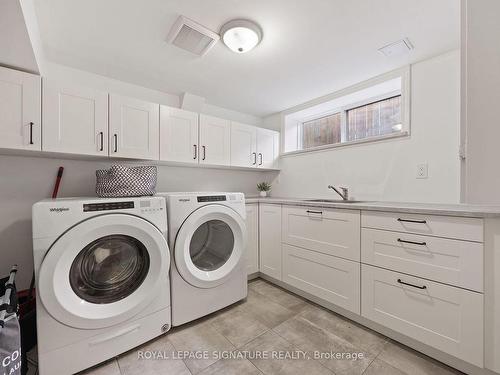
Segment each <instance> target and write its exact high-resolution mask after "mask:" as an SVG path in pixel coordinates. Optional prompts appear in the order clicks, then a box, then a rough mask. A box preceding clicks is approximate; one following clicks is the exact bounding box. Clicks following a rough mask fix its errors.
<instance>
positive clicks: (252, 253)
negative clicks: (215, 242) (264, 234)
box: [245, 203, 259, 275]
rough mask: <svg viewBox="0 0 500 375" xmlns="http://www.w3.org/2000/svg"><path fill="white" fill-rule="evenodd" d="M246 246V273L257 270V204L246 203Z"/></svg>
mask: <svg viewBox="0 0 500 375" xmlns="http://www.w3.org/2000/svg"><path fill="white" fill-rule="evenodd" d="M246 214H247V218H246V226H247V247H246V253H245V259H246V266H247V274H248V275H250V274H252V273H255V272H259V205H258V204H257V203H255V204H247V205H246Z"/></svg>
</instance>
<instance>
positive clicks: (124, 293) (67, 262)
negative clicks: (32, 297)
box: [38, 214, 170, 329]
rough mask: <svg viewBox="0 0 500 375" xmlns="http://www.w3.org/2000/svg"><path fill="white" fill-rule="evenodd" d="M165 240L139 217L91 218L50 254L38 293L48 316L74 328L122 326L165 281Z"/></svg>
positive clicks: (44, 267) (167, 261) (155, 295)
mask: <svg viewBox="0 0 500 375" xmlns="http://www.w3.org/2000/svg"><path fill="white" fill-rule="evenodd" d="M169 266H170V257H169V250H168V245H167V242H166V240H165V238H164V236H163V234H162V233H161V232H160V231H159V230H158V229H157V228H156V227H155V226H154V225H153V224H151V223H150V222H148V221H146V220H144V219H141V218H139V217H137V216H132V215H126V214H109V215H102V216H95V217H92V218H90V219H88V220H86V221H83V222H82V223H80V224H78V225H76V226H75V227H73V228H71V229H70V230H68V231H67V232H66V233H64V234H63V235H62V236H61V237H59V239H57V241H56V242H55V243H54V244H53V245H52V247H51V248H50V249H49V251H48V253H47V255H46V256H45V258H44V260H43V262H42V266H41V267H40V272H39V275H38V292H39V294H40V298H41V301H42V303H43V305H44V306H45V308H46V309H47V311H48V312H49V314H50V315H52V316H53V317H54V318H55V319H57V320H58V321H59V322H61V323H64V324H66V325H68V326H71V327H75V328H84V329H96V328H104V327H109V326H112V325H115V324H118V323H121V322H124V321H126V320H127V319H129V318H130V317H132V316H134V315H135V314H137V313H138V312H139V311H140V310H142V309H144V308H146V306H147V305H148V304H149V303H150V302H152V301H153V299H154V298H155V297H157V296H158V293H162V289H163V288H165V287H168V286H167V285H162V283H161V281H162V280H165V278H166V276H165V275H168V270H169Z"/></svg>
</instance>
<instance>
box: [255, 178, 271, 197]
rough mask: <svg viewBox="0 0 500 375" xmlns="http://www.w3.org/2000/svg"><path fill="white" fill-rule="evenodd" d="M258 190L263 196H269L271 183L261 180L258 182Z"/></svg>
mask: <svg viewBox="0 0 500 375" xmlns="http://www.w3.org/2000/svg"><path fill="white" fill-rule="evenodd" d="M257 190H258V191H260V196H261V197H263V198H264V197H267V195H268V194H269V191H270V190H271V184H270V183H269V182H265V181H264V182H260V183H258V184H257Z"/></svg>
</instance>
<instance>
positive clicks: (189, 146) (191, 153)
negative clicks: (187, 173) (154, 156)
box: [160, 105, 200, 164]
mask: <svg viewBox="0 0 500 375" xmlns="http://www.w3.org/2000/svg"><path fill="white" fill-rule="evenodd" d="M199 154H200V153H199V149H198V113H195V112H190V111H185V110H183V109H179V108H172V107H167V106H164V105H162V106H160V160H165V161H177V162H184V163H195V164H197V163H198V159H199Z"/></svg>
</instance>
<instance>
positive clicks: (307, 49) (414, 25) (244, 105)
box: [35, 0, 460, 117]
mask: <svg viewBox="0 0 500 375" xmlns="http://www.w3.org/2000/svg"><path fill="white" fill-rule="evenodd" d="M35 5H36V10H37V14H38V21H39V25H40V32H41V36H42V41H43V44H44V51H45V54H46V56H47V58H48V59H49V60H51V61H53V62H57V63H60V64H64V65H69V66H72V67H75V68H80V69H84V70H88V71H91V72H94V73H97V74H102V75H106V76H110V77H113V78H116V79H120V80H123V81H127V82H131V83H135V84H138V85H142V86H146V87H149V88H153V89H158V90H162V91H166V92H169V93H176V94H179V93H181V92H186V91H187V92H190V93H192V94H196V95H200V96H203V97H205V98H206V99H207V102H208V103H210V104H214V105H218V106H222V107H226V108H230V109H233V110H238V111H241V112H246V113H249V114H253V115H257V116H262V117H263V116H266V115H269V114H271V113H275V112H278V111H281V110H284V109H286V108H289V107H292V106H294V105H297V104H300V103H302V102H305V101H307V100H310V99H313V98H315V97H318V96H321V95H325V94H327V93H330V92H333V91H336V90H338V89H341V88H343V87H345V86H348V85H350V84H353V83H356V82H359V81H362V80H365V79H367V78H370V77H372V76H375V75H378V74H380V73H383V72H386V71H389V70H392V69H394V68H397V67H400V66H402V65H405V64H408V63H410V62H415V61H418V60H422V59H425V58H427V57H430V56H433V55H437V54H439V53H441V52H445V51H448V50H451V49H455V48H458V47H459V38H460V9H459V7H460V2H459V1H458V0H438V1H436V0H349V1H347V0H251V1H248V0H246V1H244V0H210V1H208V0H142V1H138V0H105V1H102V0H85V1H82V0H36V4H35ZM180 14H182V15H184V16H187V17H189V18H192V19H193V20H195V21H197V22H200V23H201V24H203V25H205V26H207V27H208V28H210V29H212V30H214V31H218V30H219V29H220V27H221V26H222V25H223V24H224V23H225V22H227V21H229V20H231V19H233V18H249V19H252V20H254V21H256V22H257V23H259V24H260V25H261V27H262V29H263V31H264V39H263V41H262V43H261V44H260V45H259V46H258V47H257V48H256V49H255V50H253V51H251V52H249V53H247V54H243V55H239V54H235V53H233V52H231V51H229V50H228V49H227V48H225V46H224V45H223V44H222V43H221V42H219V43H218V44H217V45H216V46H215V47H214V48H213V49H212V50H211V51H210V52H209V53H208V54H207V55H206V56H204V57H202V58H200V57H196V56H193V55H190V54H189V53H188V52H185V51H183V50H180V49H178V48H176V47H174V46H172V45H169V44H167V43H166V42H165V40H166V37H167V35H168V32H169V30H170V27H171V26H172V24H173V23H174V21H175V20H176V18H177V17H178V16H179V15H180ZM403 37H408V38H409V39H410V40H411V41H412V43H413V44H414V45H415V49H414V50H413V51H412V52H411V53H410V54H409V55H406V56H403V57H399V58H387V57H385V56H383V55H382V54H381V53H380V52H378V51H377V49H378V48H380V47H382V46H384V45H385V44H388V43H391V42H394V41H396V40H398V39H401V38H403Z"/></svg>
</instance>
